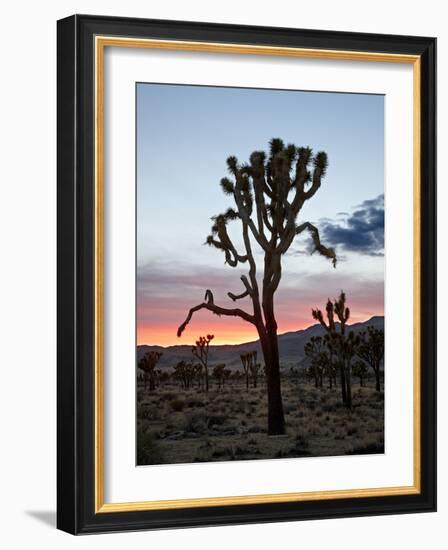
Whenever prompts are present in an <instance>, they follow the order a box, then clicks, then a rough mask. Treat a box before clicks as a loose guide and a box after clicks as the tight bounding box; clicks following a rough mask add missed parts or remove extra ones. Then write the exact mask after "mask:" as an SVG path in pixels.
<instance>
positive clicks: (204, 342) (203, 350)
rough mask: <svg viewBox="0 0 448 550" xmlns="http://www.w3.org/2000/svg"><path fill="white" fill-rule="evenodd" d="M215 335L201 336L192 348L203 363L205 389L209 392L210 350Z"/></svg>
mask: <svg viewBox="0 0 448 550" xmlns="http://www.w3.org/2000/svg"><path fill="white" fill-rule="evenodd" d="M214 337H215V336H214V335H213V334H207V336H199V340H196V345H195V346H193V347H192V348H191V353H192V354H193V355H194V356H195V357H197V358H198V359H199V361H200V362H201V365H202V366H203V368H204V373H205V391H206V392H208V352H209V346H210V342H211V341H212V340H213V338H214Z"/></svg>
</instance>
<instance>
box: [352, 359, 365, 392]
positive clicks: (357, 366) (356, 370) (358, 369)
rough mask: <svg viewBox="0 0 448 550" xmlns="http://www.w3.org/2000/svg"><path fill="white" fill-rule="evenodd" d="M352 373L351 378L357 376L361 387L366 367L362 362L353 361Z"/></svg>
mask: <svg viewBox="0 0 448 550" xmlns="http://www.w3.org/2000/svg"><path fill="white" fill-rule="evenodd" d="M352 372H353V376H357V377H358V378H359V385H360V386H361V387H363V386H364V377H365V375H366V374H367V365H366V364H365V363H364V361H361V360H360V359H358V361H355V362H354V363H353V367H352Z"/></svg>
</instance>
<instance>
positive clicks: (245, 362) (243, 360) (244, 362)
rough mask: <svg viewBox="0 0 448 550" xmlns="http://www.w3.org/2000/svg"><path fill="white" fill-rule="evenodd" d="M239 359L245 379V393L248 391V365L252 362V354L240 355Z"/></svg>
mask: <svg viewBox="0 0 448 550" xmlns="http://www.w3.org/2000/svg"><path fill="white" fill-rule="evenodd" d="M240 359H241V363H242V365H243V370H244V376H245V378H246V391H249V377H250V364H251V362H252V352H249V353H242V354H241V355H240Z"/></svg>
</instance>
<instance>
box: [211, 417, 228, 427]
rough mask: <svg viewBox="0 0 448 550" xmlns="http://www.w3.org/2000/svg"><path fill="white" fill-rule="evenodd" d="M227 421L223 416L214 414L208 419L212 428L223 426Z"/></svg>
mask: <svg viewBox="0 0 448 550" xmlns="http://www.w3.org/2000/svg"><path fill="white" fill-rule="evenodd" d="M226 420H227V417H226V416H224V415H222V414H212V415H210V416H209V417H208V425H209V426H210V427H211V426H222V425H223V424H224V423H225V422H226Z"/></svg>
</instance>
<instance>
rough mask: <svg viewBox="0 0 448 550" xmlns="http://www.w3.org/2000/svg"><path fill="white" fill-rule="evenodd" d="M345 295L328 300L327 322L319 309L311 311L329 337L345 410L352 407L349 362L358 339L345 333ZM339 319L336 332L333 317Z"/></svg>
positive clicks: (347, 311) (346, 310)
mask: <svg viewBox="0 0 448 550" xmlns="http://www.w3.org/2000/svg"><path fill="white" fill-rule="evenodd" d="M345 299H346V298H345V294H344V292H341V294H340V296H339V298H338V299H337V300H335V301H334V303H333V302H332V301H331V300H330V299H328V301H327V305H326V308H325V309H326V314H327V322H326V321H325V319H324V316H323V314H322V311H321V310H320V309H313V310H312V315H313V318H314V319H316V320H317V321H319V323H320V324H321V325H322V326H323V327H324V328H325V330H326V331H327V334H328V336H329V340H328V341H329V345H330V346H331V349H332V350H334V351H335V352H336V355H337V363H336V366H337V368H338V369H339V372H340V377H341V392H342V401H343V403H344V404H345V405H346V407H347V408H349V409H351V407H352V384H351V361H352V359H353V357H354V356H355V354H356V352H357V347H358V345H359V338H358V337H357V336H355V334H354V333H353V332H352V331H350V332H349V333H348V334H347V332H346V325H347V321H348V320H349V318H350V309H349V308H348V307H346V305H345ZM335 314H336V316H337V318H338V319H339V323H340V329H339V332H337V331H336V323H335V320H334V315H335Z"/></svg>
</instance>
